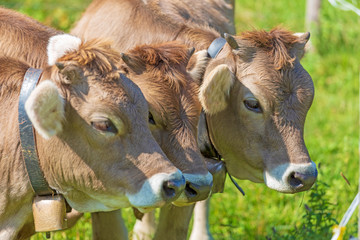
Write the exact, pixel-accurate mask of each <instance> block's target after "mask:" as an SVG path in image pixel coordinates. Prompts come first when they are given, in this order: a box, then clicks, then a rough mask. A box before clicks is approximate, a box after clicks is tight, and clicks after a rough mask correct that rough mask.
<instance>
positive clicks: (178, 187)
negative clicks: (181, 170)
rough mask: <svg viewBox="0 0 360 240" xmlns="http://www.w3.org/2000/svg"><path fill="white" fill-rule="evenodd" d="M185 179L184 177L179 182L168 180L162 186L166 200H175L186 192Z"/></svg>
mask: <svg viewBox="0 0 360 240" xmlns="http://www.w3.org/2000/svg"><path fill="white" fill-rule="evenodd" d="M184 185H185V178H184V176H182V178H181V179H179V180H168V181H165V182H164V183H163V185H162V189H163V195H164V198H165V199H168V200H169V199H175V198H177V197H178V196H179V195H180V193H181V192H182V191H183V190H184Z"/></svg>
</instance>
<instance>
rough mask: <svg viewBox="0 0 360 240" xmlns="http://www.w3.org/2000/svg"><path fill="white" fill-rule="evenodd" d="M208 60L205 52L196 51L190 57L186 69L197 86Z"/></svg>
mask: <svg viewBox="0 0 360 240" xmlns="http://www.w3.org/2000/svg"><path fill="white" fill-rule="evenodd" d="M209 60H210V58H209V56H208V53H207V51H206V50H202V51H198V52H196V53H195V54H194V55H192V57H191V58H190V60H189V63H188V65H187V67H186V69H187V72H188V73H189V74H190V76H191V77H192V78H193V80H194V81H195V82H196V83H198V84H199V85H200V84H201V81H202V78H203V76H204V73H205V70H206V67H207V65H208V63H209Z"/></svg>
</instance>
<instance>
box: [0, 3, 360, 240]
mask: <svg viewBox="0 0 360 240" xmlns="http://www.w3.org/2000/svg"><path fill="white" fill-rule="evenodd" d="M89 2H90V1H89V0H63V1H50V0H42V1H40V0H25V1H24V2H23V3H19V1H15V0H5V2H0V5H3V6H5V7H8V8H12V9H16V10H18V11H20V12H23V13H25V14H27V15H29V16H32V17H34V18H36V19H38V20H39V21H41V22H43V23H45V24H47V25H51V26H53V27H56V28H58V29H62V30H64V31H68V30H69V29H70V28H71V26H72V24H73V23H74V21H76V19H78V18H79V17H80V14H81V12H82V11H83V10H84V8H85V7H86V6H87V5H88V3H89ZM305 2H306V1H305V0H302V1H286V0H279V1H266V0H258V1H246V0H236V16H235V21H236V28H237V31H238V32H240V31H244V30H249V29H252V28H257V29H259V28H261V29H266V30H269V29H271V28H272V27H274V26H277V25H282V26H284V27H287V28H288V29H290V30H292V31H295V32H301V31H304V30H305V29H304V17H305ZM357 7H360V4H357ZM320 21H321V28H320V31H319V32H312V36H311V41H312V43H313V45H314V47H315V50H314V51H313V52H310V53H308V54H307V55H306V57H305V58H304V59H303V61H302V63H303V66H304V67H305V69H307V71H308V72H309V73H310V75H311V76H312V78H313V80H314V84H315V99H314V103H313V106H312V107H311V109H310V112H309V114H308V117H307V121H306V126H305V141H306V144H307V147H308V150H309V152H310V155H311V158H312V159H313V160H314V161H315V162H316V164H317V165H318V166H319V177H318V179H319V184H318V186H317V187H316V188H314V190H312V191H309V192H306V193H299V194H294V195H285V194H280V193H278V192H275V191H273V190H270V189H268V188H266V187H265V186H264V185H262V184H254V183H252V182H249V181H241V182H240V181H239V183H240V185H241V186H242V188H243V189H244V190H245V192H246V196H245V197H242V196H241V195H240V194H239V193H238V192H237V191H236V189H235V188H234V187H233V186H232V185H231V182H230V181H228V182H227V183H226V188H225V192H224V193H223V194H217V195H215V196H214V197H213V199H212V205H211V217H210V227H211V231H212V233H213V235H214V238H215V239H235V240H237V239H329V237H328V236H329V234H330V233H331V229H330V226H331V225H332V224H333V223H334V221H335V220H336V221H338V222H340V220H341V218H342V216H343V214H344V213H345V211H346V209H347V208H348V206H349V205H350V203H351V201H352V200H353V198H354V197H355V195H356V193H357V191H358V181H359V170H358V169H359V167H358V160H359V152H358V150H359V147H358V142H359V69H360V47H359V41H360V27H359V26H360V17H359V16H357V15H356V14H355V13H353V12H345V11H342V10H340V9H336V8H334V7H333V6H331V5H330V4H329V3H328V2H327V1H323V3H322V9H321V14H320ZM341 173H342V174H343V175H345V176H346V178H347V179H348V180H349V182H350V185H348V184H347V183H346V181H345V180H344V178H343V177H342V176H341ZM306 208H307V209H308V210H307V209H306ZM123 215H124V218H125V219H126V224H127V226H128V228H129V231H130V230H131V228H132V225H133V224H134V217H133V214H132V211H131V210H130V209H125V210H124V213H123ZM90 223H91V219H90V217H89V215H86V216H85V218H84V219H83V220H82V221H81V222H79V223H78V224H77V225H76V227H75V228H74V229H72V230H68V231H63V232H59V233H56V234H54V235H53V237H52V239H91V224H90ZM295 226H296V228H295ZM311 234H312V235H311ZM350 235H353V236H357V216H353V217H352V218H351V220H350V222H349V223H348V227H347V229H346V234H345V239H348V238H349V236H350ZM32 239H33V240H36V239H45V236H44V235H41V234H38V235H36V236H34V237H33V238H32Z"/></svg>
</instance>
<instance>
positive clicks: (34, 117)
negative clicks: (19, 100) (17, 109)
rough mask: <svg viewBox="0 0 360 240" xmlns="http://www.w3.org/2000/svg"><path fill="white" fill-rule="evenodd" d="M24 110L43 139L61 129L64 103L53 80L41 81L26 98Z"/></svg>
mask: <svg viewBox="0 0 360 240" xmlns="http://www.w3.org/2000/svg"><path fill="white" fill-rule="evenodd" d="M25 110H26V113H27V115H28V116H29V118H30V120H31V122H32V124H33V125H34V127H35V129H36V131H37V132H38V133H39V134H40V135H41V136H42V137H44V138H45V139H49V138H51V137H52V136H54V135H56V134H58V133H60V132H61V131H62V121H63V119H64V116H65V103H64V100H63V98H62V97H61V95H60V93H59V90H58V88H57V87H56V85H55V84H54V83H53V82H51V81H49V80H46V81H43V82H41V83H40V84H39V85H38V86H37V87H36V88H35V89H34V91H33V92H32V93H31V94H30V96H29V98H28V99H27V100H26V102H25Z"/></svg>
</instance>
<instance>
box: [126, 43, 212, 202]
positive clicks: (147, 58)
mask: <svg viewBox="0 0 360 240" xmlns="http://www.w3.org/2000/svg"><path fill="white" fill-rule="evenodd" d="M193 51H194V49H188V48H187V47H185V46H183V45H180V44H178V43H175V42H170V43H164V44H158V45H143V46H138V47H136V48H134V49H132V50H131V51H129V52H128V53H126V54H122V56H123V61H124V62H123V64H122V66H121V69H122V70H123V71H124V72H125V73H126V74H127V75H128V76H129V78H131V79H132V80H133V81H134V82H135V83H136V84H137V85H138V86H139V87H140V89H141V90H142V92H143V94H144V96H145V98H146V100H147V101H148V103H149V108H150V112H149V126H150V130H151V132H152V134H153V136H154V137H155V139H156V141H157V142H158V143H159V144H160V147H161V148H162V150H163V151H164V153H165V154H166V156H167V157H168V158H169V159H170V161H171V162H172V163H173V164H174V165H175V166H176V167H177V168H179V169H180V170H181V171H182V172H183V175H184V176H185V179H186V187H185V191H184V194H182V195H181V196H180V197H179V198H178V199H177V200H176V201H175V202H174V204H176V205H182V204H186V203H191V202H194V201H199V200H203V199H206V198H207V197H208V195H209V193H210V190H211V186H212V176H211V174H210V173H209V172H208V170H207V168H206V165H205V163H204V160H203V158H202V156H201V154H200V151H199V149H198V147H197V142H196V133H197V130H196V125H197V122H198V118H199V115H200V110H201V105H200V103H199V101H198V98H197V93H198V85H197V84H196V83H195V82H196V81H194V80H193V79H192V78H195V79H197V78H199V77H201V75H200V74H199V72H201V69H203V68H204V67H205V66H206V65H207V60H206V59H207V57H206V52H198V53H196V54H197V58H196V59H198V61H196V63H193V65H192V67H191V70H189V71H187V70H186V67H187V64H188V60H189V58H190V57H191V56H192V54H193Z"/></svg>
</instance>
